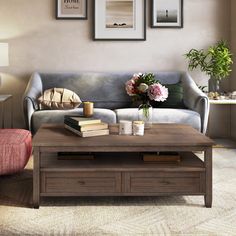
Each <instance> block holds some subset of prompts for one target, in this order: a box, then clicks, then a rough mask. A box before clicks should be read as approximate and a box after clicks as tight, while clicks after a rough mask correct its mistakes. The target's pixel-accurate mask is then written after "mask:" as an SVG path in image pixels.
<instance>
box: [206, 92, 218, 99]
mask: <svg viewBox="0 0 236 236" xmlns="http://www.w3.org/2000/svg"><path fill="white" fill-rule="evenodd" d="M208 98H209V99H212V100H219V99H220V94H219V93H218V92H210V93H208Z"/></svg>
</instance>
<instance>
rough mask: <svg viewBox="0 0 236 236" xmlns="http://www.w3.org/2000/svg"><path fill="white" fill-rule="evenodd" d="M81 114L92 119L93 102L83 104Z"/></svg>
mask: <svg viewBox="0 0 236 236" xmlns="http://www.w3.org/2000/svg"><path fill="white" fill-rule="evenodd" d="M83 106H84V107H83V114H84V117H92V116H93V106H94V104H93V102H83Z"/></svg>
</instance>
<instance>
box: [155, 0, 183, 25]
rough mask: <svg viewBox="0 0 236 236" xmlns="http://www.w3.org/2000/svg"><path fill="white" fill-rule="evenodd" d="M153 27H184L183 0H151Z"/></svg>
mask: <svg viewBox="0 0 236 236" xmlns="http://www.w3.org/2000/svg"><path fill="white" fill-rule="evenodd" d="M151 1H152V3H151V27H152V28H183V20H184V16H183V4H184V1H183V0H151Z"/></svg>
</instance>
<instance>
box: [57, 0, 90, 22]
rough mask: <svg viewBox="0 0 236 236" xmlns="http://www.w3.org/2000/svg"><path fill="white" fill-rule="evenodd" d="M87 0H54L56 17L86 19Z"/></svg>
mask: <svg viewBox="0 0 236 236" xmlns="http://www.w3.org/2000/svg"><path fill="white" fill-rule="evenodd" d="M87 8H88V7H87V0H76V1H75V0H56V18H57V19H59V20H70V19H71V20H75V19H80V20H86V19H87V11H88V10H87Z"/></svg>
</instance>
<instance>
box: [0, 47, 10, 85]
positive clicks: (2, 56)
mask: <svg viewBox="0 0 236 236" xmlns="http://www.w3.org/2000/svg"><path fill="white" fill-rule="evenodd" d="M8 50H9V49H8V43H0V67H3V66H9V55H8V54H9V53H8ZM1 84H2V81H1V75H0V86H1Z"/></svg>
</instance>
